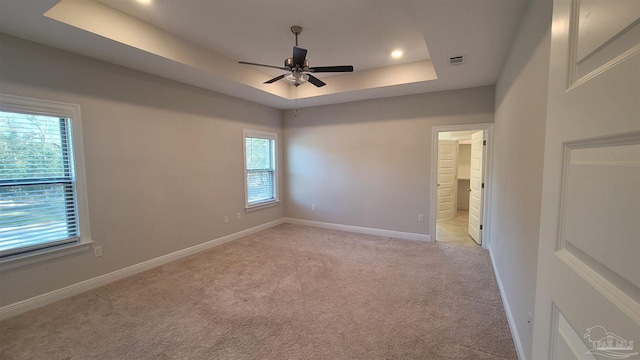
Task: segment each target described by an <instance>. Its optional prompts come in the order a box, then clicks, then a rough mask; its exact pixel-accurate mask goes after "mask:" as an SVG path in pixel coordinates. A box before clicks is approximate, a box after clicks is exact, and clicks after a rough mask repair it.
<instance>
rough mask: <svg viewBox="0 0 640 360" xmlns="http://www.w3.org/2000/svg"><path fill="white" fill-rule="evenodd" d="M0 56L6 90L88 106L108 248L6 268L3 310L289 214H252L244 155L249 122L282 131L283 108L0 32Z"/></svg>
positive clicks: (90, 162) (99, 223)
mask: <svg viewBox="0 0 640 360" xmlns="http://www.w3.org/2000/svg"><path fill="white" fill-rule="evenodd" d="M0 53H1V54H2V57H1V58H2V64H1V66H0V92H1V93H5V94H10V95H18V96H26V97H34V98H41V99H46V100H54V101H61V102H67V103H73V104H79V105H80V107H81V111H82V122H83V135H84V137H83V141H84V150H85V152H84V154H85V159H86V161H85V162H86V173H87V187H88V197H89V211H90V217H91V229H92V238H93V240H94V241H95V242H96V245H101V246H102V247H103V252H104V255H103V256H102V257H100V258H94V257H93V255H92V254H91V253H90V251H89V252H82V253H78V254H74V255H69V256H66V257H63V258H57V259H53V260H49V261H47V262H43V263H38V264H35V265H29V266H24V267H20V268H15V269H9V270H3V271H1V272H0V306H2V305H7V304H10V303H13V302H16V301H19V300H23V299H27V298H30V297H33V296H36V295H40V294H43V293H46V292H48V291H52V290H55V289H59V288H62V287H64V286H67V285H71V284H74V283H77V282H80V281H83V280H87V279H90V278H93V277H96V276H99V275H102V274H106V273H109V272H112V271H115V270H118V269H122V268H124V267H127V266H130V265H134V264H137V263H140V262H143V261H145V260H149V259H152V258H155V257H158V256H161V255H164V254H168V253H171V252H175V251H177V250H180V249H184V248H187V247H190V246H193V245H197V244H200V243H204V242H206V241H209V240H213V239H216V238H219V237H221V236H224V235H227V234H231V233H235V232H238V231H240V230H243V229H247V228H250V227H253V226H256V225H260V224H263V223H266V222H269V221H272V220H276V219H280V218H281V217H282V215H283V207H282V206H276V207H271V208H268V209H263V210H259V211H254V212H250V213H246V214H245V213H244V211H243V209H244V185H243V159H242V146H243V145H242V129H243V128H245V127H246V128H252V129H260V130H269V131H276V132H279V133H280V132H281V131H280V129H281V112H280V111H278V110H275V109H271V108H268V107H265V106H261V105H256V104H253V103H250V102H247V101H243V100H239V99H236V98H232V97H228V96H224V95H220V94H217V93H213V92H209V91H204V90H201V89H197V88H194V87H190V86H186V85H181V84H178V83H175V82H171V81H168V80H164V79H161V78H158V77H154V76H150V75H146V74H143V73H140V72H136V71H132V70H128V69H124V68H121V67H118V66H114V65H110V64H106V63H103V62H99V61H95V60H92V59H88V58H85V57H81V56H78V55H72V54H69V53H65V52H62V51H58V50H53V49H51V48H47V47H43V46H39V45H35V44H33V43H29V42H26V41H22V40H18V39H16V38H12V37H7V36H4V35H0ZM280 137H281V136H280ZM281 149H282V147H281ZM237 212H241V213H242V216H243V218H242V220H240V221H237V220H236V219H235V214H236V213H237ZM224 215H229V217H230V219H231V221H230V223H228V224H224V222H223V217H224Z"/></svg>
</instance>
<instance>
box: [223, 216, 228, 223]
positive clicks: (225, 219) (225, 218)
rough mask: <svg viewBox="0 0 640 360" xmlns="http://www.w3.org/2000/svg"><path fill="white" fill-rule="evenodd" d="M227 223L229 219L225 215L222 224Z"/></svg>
mask: <svg viewBox="0 0 640 360" xmlns="http://www.w3.org/2000/svg"><path fill="white" fill-rule="evenodd" d="M228 222H229V217H228V216H227V215H225V216H224V223H225V224H226V223H228Z"/></svg>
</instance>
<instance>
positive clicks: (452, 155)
mask: <svg viewBox="0 0 640 360" xmlns="http://www.w3.org/2000/svg"><path fill="white" fill-rule="evenodd" d="M457 151H458V141H457V140H438V203H437V204H438V211H437V215H436V219H437V220H448V219H453V217H454V216H455V207H454V204H455V182H456V181H457V180H456V172H457V165H456V156H457Z"/></svg>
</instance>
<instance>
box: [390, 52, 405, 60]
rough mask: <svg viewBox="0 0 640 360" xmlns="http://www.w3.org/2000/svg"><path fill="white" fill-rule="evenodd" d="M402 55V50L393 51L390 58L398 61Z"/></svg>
mask: <svg viewBox="0 0 640 360" xmlns="http://www.w3.org/2000/svg"><path fill="white" fill-rule="evenodd" d="M402 54H403V52H402V50H393V51H392V52H391V57H392V58H394V59H400V58H401V57H402Z"/></svg>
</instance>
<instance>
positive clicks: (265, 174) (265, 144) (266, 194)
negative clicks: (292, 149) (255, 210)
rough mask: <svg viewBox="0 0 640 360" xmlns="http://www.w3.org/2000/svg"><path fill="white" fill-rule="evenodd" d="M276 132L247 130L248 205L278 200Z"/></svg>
mask: <svg viewBox="0 0 640 360" xmlns="http://www.w3.org/2000/svg"><path fill="white" fill-rule="evenodd" d="M275 155H276V134H274V133H264V132H252V131H245V170H246V206H247V207H251V206H256V205H261V204H264V203H268V202H272V201H276V200H277V192H276V159H275Z"/></svg>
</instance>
